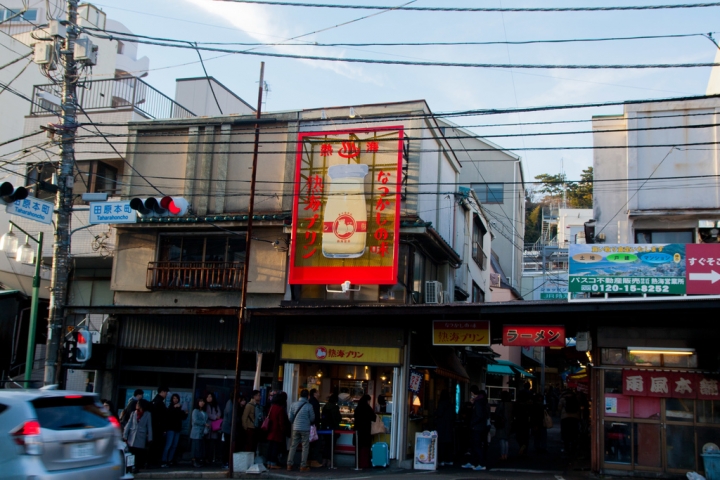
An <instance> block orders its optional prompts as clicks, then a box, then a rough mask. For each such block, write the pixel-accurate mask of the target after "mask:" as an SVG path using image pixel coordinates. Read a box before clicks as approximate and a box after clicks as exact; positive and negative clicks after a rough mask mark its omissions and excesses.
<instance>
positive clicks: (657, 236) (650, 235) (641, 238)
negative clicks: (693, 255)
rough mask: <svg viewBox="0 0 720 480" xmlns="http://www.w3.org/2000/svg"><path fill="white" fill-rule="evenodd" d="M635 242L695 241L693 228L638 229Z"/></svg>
mask: <svg viewBox="0 0 720 480" xmlns="http://www.w3.org/2000/svg"><path fill="white" fill-rule="evenodd" d="M635 243H695V232H694V231H693V230H636V231H635Z"/></svg>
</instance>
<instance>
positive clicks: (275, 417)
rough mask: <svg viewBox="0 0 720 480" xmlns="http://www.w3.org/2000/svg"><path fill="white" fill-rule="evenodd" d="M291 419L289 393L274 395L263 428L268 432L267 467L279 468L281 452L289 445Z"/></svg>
mask: <svg viewBox="0 0 720 480" xmlns="http://www.w3.org/2000/svg"><path fill="white" fill-rule="evenodd" d="M289 427H290V421H289V420H288V416H287V394H286V393H285V392H279V393H277V394H275V395H274V396H273V399H272V402H271V404H270V410H269V411H268V415H267V417H265V420H263V424H262V427H261V428H262V430H263V431H264V432H265V433H267V439H268V442H269V443H268V449H267V465H266V466H267V468H268V469H277V468H282V467H281V466H280V454H281V453H282V452H284V451H285V449H286V446H287V440H286V439H287V436H288V431H289Z"/></svg>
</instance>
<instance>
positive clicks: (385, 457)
mask: <svg viewBox="0 0 720 480" xmlns="http://www.w3.org/2000/svg"><path fill="white" fill-rule="evenodd" d="M371 463H372V466H373V467H387V466H388V465H389V463H390V455H389V450H388V444H387V443H385V442H378V443H373V446H372V460H371Z"/></svg>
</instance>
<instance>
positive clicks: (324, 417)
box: [320, 393, 342, 464]
mask: <svg viewBox="0 0 720 480" xmlns="http://www.w3.org/2000/svg"><path fill="white" fill-rule="evenodd" d="M320 419H321V423H320V426H321V427H322V429H323V430H337V429H339V428H340V422H341V421H342V416H341V415H340V407H339V406H338V395H337V393H333V394H332V395H330V397H328V400H327V402H325V405H323V408H322V414H321V416H320ZM339 437H340V436H339V435H337V436H335V442H336V443H337V440H338V438H339ZM333 448H335V445H332V443H331V442H329V441H327V439H326V441H325V444H324V448H323V463H324V464H328V462H329V461H330V459H331V458H332V452H331V450H332V449H333Z"/></svg>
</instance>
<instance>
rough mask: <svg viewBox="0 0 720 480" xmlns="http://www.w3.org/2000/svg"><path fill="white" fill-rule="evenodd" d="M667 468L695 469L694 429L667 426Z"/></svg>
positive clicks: (690, 427)
mask: <svg viewBox="0 0 720 480" xmlns="http://www.w3.org/2000/svg"><path fill="white" fill-rule="evenodd" d="M665 439H666V441H667V466H668V468H677V469H682V470H694V469H695V429H694V427H692V426H684V425H668V426H667V428H666V430H665Z"/></svg>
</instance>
